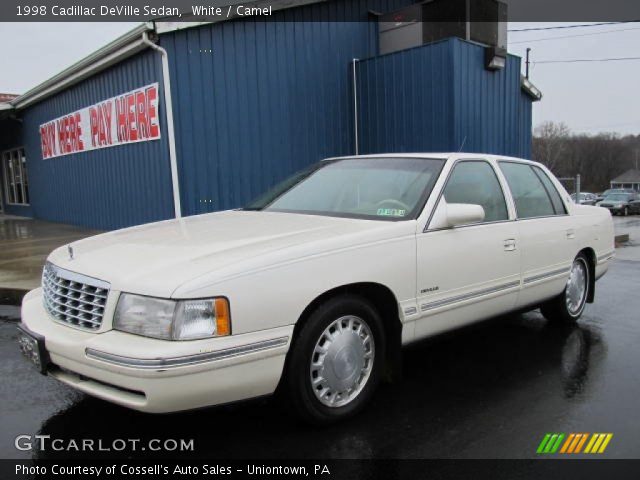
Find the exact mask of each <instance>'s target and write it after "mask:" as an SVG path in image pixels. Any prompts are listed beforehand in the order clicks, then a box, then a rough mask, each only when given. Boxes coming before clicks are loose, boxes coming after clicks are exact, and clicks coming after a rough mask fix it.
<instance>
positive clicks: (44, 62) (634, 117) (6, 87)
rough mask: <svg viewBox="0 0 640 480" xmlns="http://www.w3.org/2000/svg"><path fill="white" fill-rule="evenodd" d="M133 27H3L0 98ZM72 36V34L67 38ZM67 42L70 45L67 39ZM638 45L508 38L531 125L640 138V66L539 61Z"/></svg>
mask: <svg viewBox="0 0 640 480" xmlns="http://www.w3.org/2000/svg"><path fill="white" fill-rule="evenodd" d="M558 25H570V24H568V23H562V24H550V23H537V24H532V23H527V24H523V23H512V24H510V25H509V28H510V29H521V28H531V27H548V26H558ZM134 26H135V24H132V23H0V65H2V72H3V73H2V75H0V92H7V93H24V92H25V91H27V90H28V89H30V88H31V87H33V86H35V85H37V84H38V83H41V82H42V81H44V80H46V79H47V78H49V77H51V76H52V75H54V74H56V73H58V72H59V71H61V70H62V69H64V68H65V67H67V66H69V65H71V64H73V63H74V62H76V61H77V60H79V59H81V58H83V57H85V56H86V55H88V54H90V53H91V52H93V51H94V50H96V49H97V48H99V47H101V46H103V45H105V44H106V43H109V42H110V41H111V40H113V39H114V38H116V37H117V36H119V35H121V34H123V33H124V32H126V31H127V30H129V29H131V28H133V27H134ZM72 32H73V36H71V35H69V34H70V33H72ZM70 38H73V39H74V40H73V41H69V39H70ZM550 38H551V40H549V39H550ZM75 39H79V40H75ZM543 39H544V40H543ZM521 42H523V43H521ZM639 45H640V23H627V24H618V25H602V26H595V27H588V28H569V29H557V30H547V31H544V30H543V31H533V32H510V33H509V51H510V52H511V53H514V54H516V55H519V56H522V57H523V58H524V55H525V49H526V48H527V47H531V48H532V52H531V58H532V62H533V64H532V67H531V81H533V83H534V84H535V85H536V86H537V87H538V88H540V90H542V92H543V94H544V98H543V99H542V101H541V102H537V103H536V104H535V106H534V119H533V121H534V125H538V124H540V123H541V122H543V121H547V120H552V121H556V122H558V121H562V122H565V123H567V125H569V127H570V128H571V129H572V130H574V131H577V132H586V133H597V132H599V131H611V132H619V133H621V134H627V133H632V134H636V135H637V134H640V95H639V86H638V85H639V83H640V60H636V61H612V62H590V63H548V64H546V63H537V62H540V61H548V60H566V59H593V58H598V59H599V58H612V57H616V58H618V57H638V56H640V54H639V51H638V46H639ZM523 69H524V60H523Z"/></svg>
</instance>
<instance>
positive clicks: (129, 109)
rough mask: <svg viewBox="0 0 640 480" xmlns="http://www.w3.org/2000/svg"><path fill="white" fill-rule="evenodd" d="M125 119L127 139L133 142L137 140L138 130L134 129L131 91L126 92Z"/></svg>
mask: <svg viewBox="0 0 640 480" xmlns="http://www.w3.org/2000/svg"><path fill="white" fill-rule="evenodd" d="M127 114H128V116H127V120H128V126H129V140H130V141H131V142H135V141H136V140H138V131H137V130H136V106H135V97H134V95H133V93H129V94H127Z"/></svg>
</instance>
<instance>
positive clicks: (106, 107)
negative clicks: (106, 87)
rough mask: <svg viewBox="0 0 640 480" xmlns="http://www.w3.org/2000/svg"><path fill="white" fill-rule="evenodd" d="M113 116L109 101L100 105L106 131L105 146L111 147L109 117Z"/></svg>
mask: <svg viewBox="0 0 640 480" xmlns="http://www.w3.org/2000/svg"><path fill="white" fill-rule="evenodd" d="M112 114H113V106H112V105H111V100H109V101H108V102H105V103H103V104H102V115H103V117H104V125H105V128H106V131H107V135H106V140H107V145H113V138H111V116H112Z"/></svg>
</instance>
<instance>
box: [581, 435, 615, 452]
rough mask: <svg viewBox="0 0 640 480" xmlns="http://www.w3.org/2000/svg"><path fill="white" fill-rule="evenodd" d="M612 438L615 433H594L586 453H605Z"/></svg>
mask: <svg viewBox="0 0 640 480" xmlns="http://www.w3.org/2000/svg"><path fill="white" fill-rule="evenodd" d="M612 438H613V433H594V434H593V436H592V437H591V440H589V443H588V444H587V448H585V450H584V453H604V451H605V450H606V448H607V446H608V445H609V442H610V441H611V439H612Z"/></svg>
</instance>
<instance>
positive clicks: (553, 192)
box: [532, 167, 589, 215]
mask: <svg viewBox="0 0 640 480" xmlns="http://www.w3.org/2000/svg"><path fill="white" fill-rule="evenodd" d="M532 168H533V170H534V171H535V172H536V173H537V174H538V177H539V178H540V180H542V184H543V185H544V188H546V189H547V193H548V194H549V197H551V203H553V208H554V210H555V211H556V214H557V215H564V214H565V213H567V209H566V208H565V207H564V203H562V198H561V197H560V194H559V193H558V189H557V188H556V186H555V185H554V184H553V182H552V181H551V180H550V179H549V176H548V175H547V174H546V173H545V172H544V170H542V169H541V168H540V167H532ZM588 197H589V196H588V195H587V198H586V199H587V200H589V198H588Z"/></svg>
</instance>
